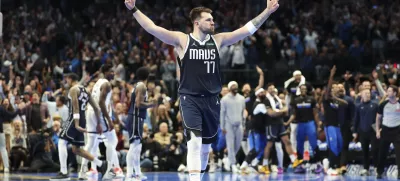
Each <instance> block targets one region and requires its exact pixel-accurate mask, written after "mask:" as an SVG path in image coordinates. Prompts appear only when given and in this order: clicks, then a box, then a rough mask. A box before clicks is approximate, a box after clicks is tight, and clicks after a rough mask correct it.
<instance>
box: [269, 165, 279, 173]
mask: <svg viewBox="0 0 400 181" xmlns="http://www.w3.org/2000/svg"><path fill="white" fill-rule="evenodd" d="M271 172H273V173H277V172H278V166H276V165H271Z"/></svg>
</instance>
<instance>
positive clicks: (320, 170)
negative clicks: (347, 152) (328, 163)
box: [314, 163, 324, 174]
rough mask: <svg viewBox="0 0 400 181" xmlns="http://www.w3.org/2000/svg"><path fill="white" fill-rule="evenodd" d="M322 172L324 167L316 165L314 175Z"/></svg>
mask: <svg viewBox="0 0 400 181" xmlns="http://www.w3.org/2000/svg"><path fill="white" fill-rule="evenodd" d="M323 171H324V167H322V165H321V164H320V163H317V167H316V168H315V169H314V173H316V174H319V173H321V172H323Z"/></svg>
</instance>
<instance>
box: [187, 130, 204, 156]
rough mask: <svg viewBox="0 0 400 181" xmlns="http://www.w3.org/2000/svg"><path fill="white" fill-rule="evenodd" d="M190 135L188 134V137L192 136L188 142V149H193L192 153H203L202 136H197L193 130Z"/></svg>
mask: <svg viewBox="0 0 400 181" xmlns="http://www.w3.org/2000/svg"><path fill="white" fill-rule="evenodd" d="M189 135H190V136H188V138H190V140H188V142H187V146H188V151H191V152H192V153H201V150H202V149H201V148H202V138H201V137H198V136H196V135H195V133H194V132H192V131H191V132H190V134H189Z"/></svg>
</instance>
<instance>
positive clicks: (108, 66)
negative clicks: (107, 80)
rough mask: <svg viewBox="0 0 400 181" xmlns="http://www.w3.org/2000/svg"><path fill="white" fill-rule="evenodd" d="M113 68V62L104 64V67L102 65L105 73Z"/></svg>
mask: <svg viewBox="0 0 400 181" xmlns="http://www.w3.org/2000/svg"><path fill="white" fill-rule="evenodd" d="M111 70H112V65H111V64H104V65H103V66H102V67H101V72H102V73H103V74H104V73H106V72H109V71H111Z"/></svg>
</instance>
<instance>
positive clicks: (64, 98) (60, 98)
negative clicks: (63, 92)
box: [58, 96, 67, 104]
mask: <svg viewBox="0 0 400 181" xmlns="http://www.w3.org/2000/svg"><path fill="white" fill-rule="evenodd" d="M58 99H59V100H60V102H61V103H63V104H65V103H67V98H66V97H65V96H58Z"/></svg>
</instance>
